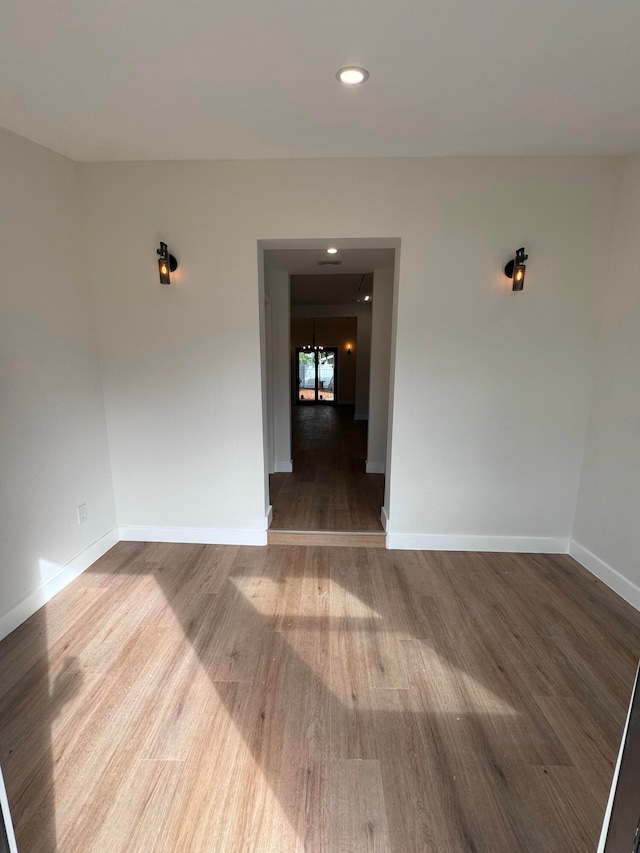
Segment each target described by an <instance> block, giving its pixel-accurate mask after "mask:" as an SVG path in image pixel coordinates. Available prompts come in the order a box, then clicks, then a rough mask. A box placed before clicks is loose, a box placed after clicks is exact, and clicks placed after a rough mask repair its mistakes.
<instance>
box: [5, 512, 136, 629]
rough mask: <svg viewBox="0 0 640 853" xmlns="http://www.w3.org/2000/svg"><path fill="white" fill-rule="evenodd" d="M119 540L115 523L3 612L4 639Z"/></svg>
mask: <svg viewBox="0 0 640 853" xmlns="http://www.w3.org/2000/svg"><path fill="white" fill-rule="evenodd" d="M119 541H120V536H119V532H118V528H117V527H114V528H112V529H111V530H109V531H108V532H107V533H105V534H104V536H101V537H100V539H98V540H96V541H95V542H93V543H92V544H91V545H89V547H88V548H85V549H84V550H83V551H81V552H80V553H79V554H76V556H75V557H74V558H73V559H72V560H69V562H68V563H66V564H65V565H63V566H60V568H59V570H58V571H57V572H56V573H55V575H54V576H53V577H51V578H49V579H48V580H46V581H43V582H42V583H41V584H40V585H39V586H37V587H36V588H35V589H33V590H31V592H29V593H28V594H27V595H25V597H24V598H22V599H21V600H20V601H18V602H17V604H14V605H13V607H11V608H9V610H7V611H6V612H5V613H3V614H2V616H0V640H3V639H4V638H5V637H6V636H7V635H8V634H10V633H11V632H12V631H15V629H16V628H17V627H18V626H19V625H21V624H22V623H23V622H25V621H26V620H27V619H28V618H29V617H30V616H33V614H34V613H36V612H37V611H38V610H40V608H41V607H42V606H43V605H45V604H46V603H47V602H48V601H51V599H52V598H53V597H54V596H55V595H57V594H58V593H59V592H62V590H63V589H64V588H65V587H66V586H68V585H69V584H70V583H71V581H73V580H75V579H76V578H77V577H79V576H80V575H81V574H82V573H83V572H85V571H86V570H87V569H88V568H89V566H92V565H93V563H95V561H96V560H99V559H100V557H102V556H103V554H106V553H107V551H108V550H109V549H110V548H113V546H114V545H117V543H118V542H119Z"/></svg>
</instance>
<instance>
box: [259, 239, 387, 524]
mask: <svg viewBox="0 0 640 853" xmlns="http://www.w3.org/2000/svg"><path fill="white" fill-rule="evenodd" d="M325 251H326V250H325V249H324V248H322V249H299V250H298V249H289V248H283V249H282V250H279V249H269V248H268V246H266V245H265V252H264V276H265V278H264V281H265V300H266V301H267V305H268V318H269V319H268V322H269V323H270V324H272V326H273V327H272V328H270V329H269V328H268V329H267V330H266V339H267V341H266V344H267V345H266V353H267V361H268V362H269V359H271V362H270V363H267V365H266V370H265V376H266V379H267V386H268V389H269V390H268V394H267V397H268V399H267V401H266V406H265V412H266V413H267V426H268V427H269V428H270V430H271V433H272V436H271V438H269V436H265V447H267V448H270V453H271V459H270V460H268V471H269V484H268V495H269V497H268V501H269V504H270V507H271V513H272V515H271V525H270V528H269V529H270V530H271V531H317V532H321V531H336V532H367V533H378V532H379V533H380V535H383V531H384V528H383V524H382V522H381V515H382V513H383V509H382V508H383V505H384V503H385V475H386V473H387V471H386V462H387V425H388V420H389V385H390V360H391V359H390V350H391V337H392V336H391V324H392V315H393V311H392V307H393V291H394V287H393V285H394V264H395V250H394V249H393V248H387V249H359V250H358V249H356V248H354V249H351V248H350V247H349V248H347V247H345V248H341V249H340V250H339V252H337V253H335V256H334V258H332V261H336V260H337V261H338V262H339V263H335V264H331V266H329V265H328V264H327V262H326V259H327V255H326V253H325ZM319 266H321V267H323V269H320V270H318V267H319ZM327 268H328V269H327ZM375 292H377V294H378V295H379V297H380V310H379V311H378V314H377V316H375V310H376V309H375V304H376V298H374V293H375ZM285 293H286V314H287V315H288V316H287V317H286V324H285V317H284V314H285ZM285 337H286V338H287V339H288V340H287V342H286V343H285V341H284V338H285ZM285 374H288V375H285ZM283 379H284V382H287V384H288V401H287V400H286V399H285V397H286V390H287V389H285V385H284V382H283ZM370 415H373V418H371V417H370Z"/></svg>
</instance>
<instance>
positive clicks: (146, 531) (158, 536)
mask: <svg viewBox="0 0 640 853" xmlns="http://www.w3.org/2000/svg"><path fill="white" fill-rule="evenodd" d="M119 530H120V541H122V542H180V543H183V544H189V545H266V544H267V518H265V526H264V527H263V528H236V527H143V526H131V527H127V526H124V527H120V528H119Z"/></svg>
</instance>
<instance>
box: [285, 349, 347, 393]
mask: <svg viewBox="0 0 640 853" xmlns="http://www.w3.org/2000/svg"><path fill="white" fill-rule="evenodd" d="M337 365H338V348H337V347H324V346H318V347H316V346H315V345H309V346H306V345H305V346H303V347H296V368H295V372H296V401H297V402H298V403H306V404H312V405H313V404H314V403H334V404H335V402H336V383H337Z"/></svg>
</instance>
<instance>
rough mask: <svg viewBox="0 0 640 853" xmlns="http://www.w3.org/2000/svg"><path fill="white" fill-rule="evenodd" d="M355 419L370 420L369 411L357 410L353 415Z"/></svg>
mask: <svg viewBox="0 0 640 853" xmlns="http://www.w3.org/2000/svg"><path fill="white" fill-rule="evenodd" d="M353 419H354V421H368V420H369V413H368V412H356V413H355V415H354V416H353Z"/></svg>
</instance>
